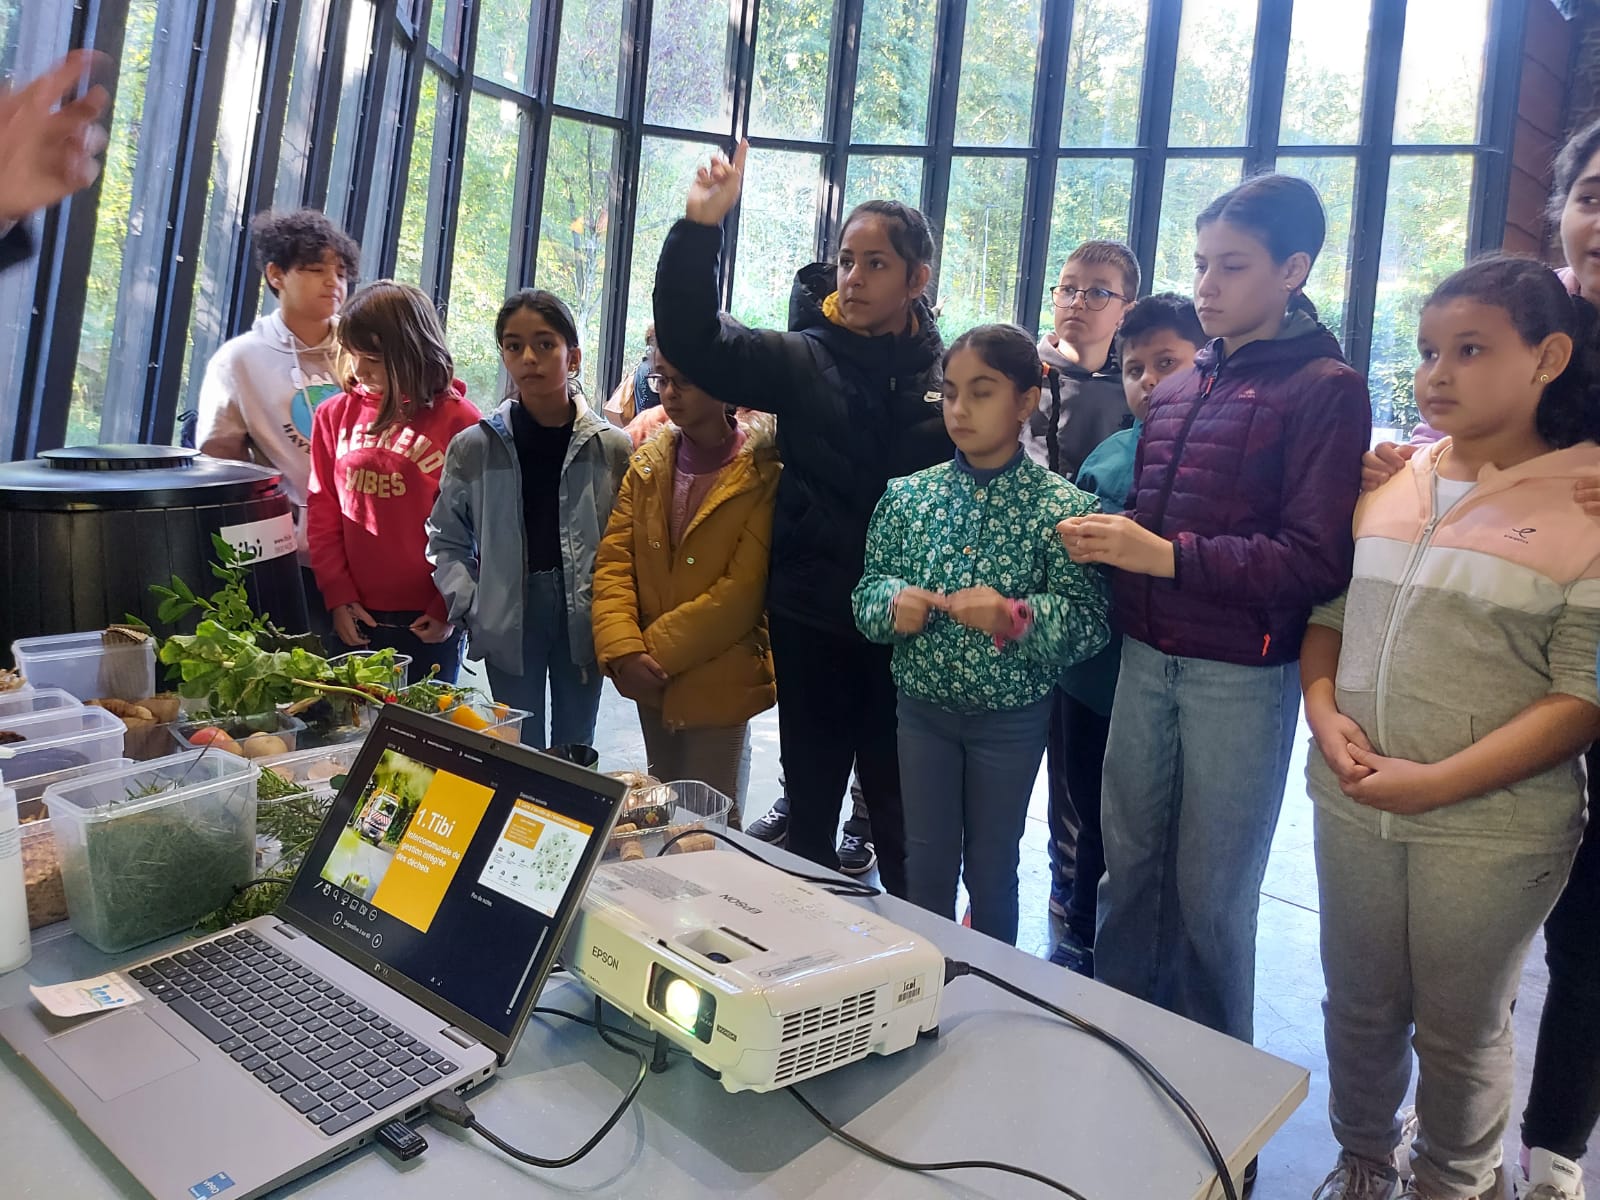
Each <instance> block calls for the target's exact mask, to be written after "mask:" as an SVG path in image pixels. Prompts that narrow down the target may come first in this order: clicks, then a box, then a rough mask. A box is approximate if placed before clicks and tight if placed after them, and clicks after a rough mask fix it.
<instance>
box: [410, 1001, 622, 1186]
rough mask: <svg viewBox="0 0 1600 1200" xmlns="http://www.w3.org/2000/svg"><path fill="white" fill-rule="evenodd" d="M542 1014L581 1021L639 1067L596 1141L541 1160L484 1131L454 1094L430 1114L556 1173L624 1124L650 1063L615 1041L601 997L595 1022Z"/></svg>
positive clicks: (439, 1100) (555, 1012) (554, 1011)
mask: <svg viewBox="0 0 1600 1200" xmlns="http://www.w3.org/2000/svg"><path fill="white" fill-rule="evenodd" d="M542 1011H543V1012H545V1013H547V1014H549V1015H551V1016H558V1017H567V1018H569V1019H571V1020H574V1021H578V1022H579V1023H581V1024H584V1025H589V1026H592V1027H593V1028H594V1029H595V1030H596V1031H597V1032H598V1033H599V1034H600V1037H601V1038H602V1039H603V1040H604V1041H605V1043H606V1045H608V1046H610V1047H611V1048H612V1049H613V1050H620V1051H622V1052H623V1053H624V1054H628V1055H631V1056H632V1057H633V1058H634V1059H636V1060H637V1061H638V1063H639V1074H638V1075H637V1076H636V1077H635V1079H634V1081H633V1086H632V1087H630V1088H629V1089H628V1091H627V1093H626V1094H625V1095H624V1096H623V1097H622V1103H620V1104H618V1105H617V1107H616V1108H615V1109H614V1110H613V1111H612V1113H611V1115H610V1116H609V1117H607V1118H606V1121H605V1124H603V1125H602V1126H600V1128H599V1129H597V1130H595V1132H594V1136H593V1137H591V1138H590V1139H589V1140H588V1141H586V1142H585V1143H584V1144H583V1145H581V1146H579V1147H578V1148H577V1149H576V1150H574V1151H573V1152H572V1153H571V1154H568V1155H566V1156H565V1157H562V1158H541V1157H540V1156H539V1155H537V1154H529V1153H527V1152H526V1151H524V1150H519V1149H517V1148H516V1147H515V1146H513V1145H511V1144H510V1143H509V1142H507V1141H505V1140H503V1139H502V1138H500V1137H499V1136H497V1135H496V1134H495V1133H494V1132H493V1131H492V1130H489V1129H485V1128H484V1127H483V1125H482V1124H481V1123H480V1122H479V1121H478V1119H477V1117H475V1116H473V1115H472V1109H470V1108H468V1107H467V1102H466V1101H465V1100H464V1099H462V1098H461V1097H460V1096H459V1095H457V1094H456V1093H455V1092H440V1093H439V1094H438V1095H437V1096H434V1097H432V1098H431V1099H429V1101H428V1111H429V1112H431V1113H433V1114H434V1115H435V1116H437V1117H442V1118H444V1119H445V1120H446V1121H449V1122H450V1123H451V1124H454V1125H460V1126H462V1127H463V1128H465V1129H470V1130H472V1132H473V1133H476V1134H477V1135H478V1136H479V1137H481V1138H482V1139H483V1140H484V1141H486V1142H488V1143H489V1144H490V1145H491V1146H493V1147H494V1148H495V1149H497V1150H499V1151H501V1152H502V1153H503V1154H507V1155H509V1156H510V1157H512V1158H514V1159H516V1160H517V1161H518V1162H521V1163H527V1164H528V1165H529V1166H530V1167H544V1168H546V1169H548V1170H556V1169H559V1168H561V1167H570V1166H571V1165H572V1164H573V1163H575V1162H577V1161H578V1160H579V1159H580V1158H582V1157H583V1156H584V1155H586V1154H588V1153H589V1151H591V1150H593V1149H594V1148H595V1147H596V1146H598V1145H599V1144H600V1143H601V1141H602V1140H603V1139H604V1138H605V1136H606V1134H608V1133H610V1132H611V1130H612V1129H613V1128H614V1127H615V1126H616V1123H617V1122H618V1121H620V1120H622V1114H623V1113H625V1112H627V1111H628V1108H629V1106H631V1105H632V1104H633V1101H634V1098H635V1097H636V1096H638V1094H639V1089H640V1088H641V1087H643V1086H644V1081H645V1076H647V1075H648V1074H649V1073H650V1063H649V1061H648V1060H647V1059H646V1058H645V1056H644V1055H642V1054H640V1053H639V1051H637V1050H635V1049H634V1048H633V1047H632V1046H630V1045H628V1044H627V1043H626V1042H619V1041H613V1040H612V1034H613V1033H614V1032H615V1033H620V1032H621V1031H620V1030H616V1031H614V1030H612V1029H610V1028H609V1027H608V1026H607V1025H606V1023H605V1018H604V1013H603V1011H602V1009H601V1000H600V999H599V997H596V998H595V1002H594V1020H593V1021H590V1020H589V1019H588V1018H586V1017H580V1016H578V1015H577V1014H575V1013H567V1012H562V1011H561V1010H560V1009H558V1008H551V1009H544V1010H542Z"/></svg>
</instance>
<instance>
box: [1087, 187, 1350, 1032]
mask: <svg viewBox="0 0 1600 1200" xmlns="http://www.w3.org/2000/svg"><path fill="white" fill-rule="evenodd" d="M1195 230H1196V247H1195V285H1194V301H1195V308H1196V310H1197V311H1198V313H1199V316H1200V324H1201V327H1202V329H1203V330H1204V331H1205V334H1206V336H1207V337H1209V338H1211V339H1212V340H1211V342H1210V343H1209V344H1208V345H1206V346H1205V347H1204V348H1203V349H1201V351H1200V353H1199V354H1198V355H1196V357H1195V370H1194V371H1192V372H1189V373H1187V374H1185V375H1183V376H1181V377H1176V378H1174V379H1173V380H1172V381H1170V382H1169V383H1167V384H1164V385H1162V386H1161V387H1158V388H1157V389H1156V390H1155V392H1154V393H1153V394H1152V396H1151V398H1150V410H1149V414H1148V416H1147V418H1146V422H1145V426H1144V434H1143V436H1142V437H1141V439H1140V442H1139V451H1138V457H1137V461H1136V463H1135V469H1134V486H1133V494H1132V498H1131V499H1132V503H1131V506H1130V507H1129V509H1128V510H1127V513H1126V515H1121V516H1117V515H1111V514H1104V513H1101V514H1095V515H1093V516H1087V517H1079V518H1075V519H1073V520H1068V521H1064V522H1062V524H1061V526H1060V532H1061V536H1062V539H1063V541H1064V542H1065V543H1066V546H1067V550H1068V551H1069V552H1070V553H1071V555H1072V557H1073V560H1074V561H1076V562H1098V563H1106V564H1108V565H1109V566H1111V567H1114V568H1116V570H1114V571H1113V573H1112V586H1113V589H1114V599H1113V614H1114V617H1115V621H1116V624H1117V625H1118V626H1119V627H1120V628H1121V629H1122V630H1123V632H1125V633H1126V634H1127V637H1126V638H1125V639H1124V642H1123V649H1122V666H1121V674H1120V681H1119V683H1118V685H1117V694H1116V699H1115V702H1114V704H1113V707H1112V713H1111V731H1110V735H1109V739H1108V743H1107V748H1106V758H1105V772H1104V792H1103V801H1102V802H1103V812H1102V820H1103V826H1104V839H1105V857H1106V876H1105V878H1104V880H1103V881H1102V883H1101V885H1100V892H1099V897H1100V912H1099V928H1098V932H1097V936H1096V939H1095V976H1096V978H1099V979H1102V980H1104V981H1105V982H1107V983H1110V984H1112V985H1113V986H1115V987H1119V988H1121V989H1122V990H1124V991H1126V992H1130V993H1132V994H1133V995H1136V996H1139V997H1141V998H1142V999H1146V1000H1149V1001H1152V1002H1154V1003H1157V1004H1161V1005H1164V1006H1166V1007H1168V1008H1170V1009H1172V1010H1173V1011H1175V1012H1178V1013H1180V1014H1181V1015H1183V1016H1186V1017H1189V1018H1190V1019H1192V1020H1195V1021H1199V1022H1200V1023H1202V1024H1205V1025H1209V1026H1211V1027H1212V1028H1213V1029H1218V1030H1221V1031H1222V1032H1224V1033H1227V1034H1230V1035H1232V1036H1233V1037H1236V1038H1239V1039H1241V1040H1243V1041H1247V1042H1248V1041H1250V1040H1251V1037H1252V1034H1253V1032H1254V1026H1253V1021H1252V1015H1251V1013H1252V1008H1253V1004H1254V997H1255V934H1256V909H1257V906H1258V904H1259V893H1260V890H1261V879H1262V875H1263V873H1264V871H1265V869H1266V862H1267V849H1268V847H1269V846H1270V845H1271V842H1272V833H1273V828H1274V827H1275V826H1276V824H1277V820H1278V808H1279V805H1280V804H1281V802H1282V800H1283V788H1284V781H1285V778H1286V777H1287V775H1288V771H1289V757H1290V752H1291V749H1292V746H1293V742H1294V735H1295V728H1296V716H1297V710H1298V707H1299V700H1300V689H1299V675H1298V672H1297V670H1296V663H1297V661H1298V659H1299V656H1300V639H1301V637H1302V636H1303V634H1304V633H1305V628H1306V618H1307V617H1308V616H1309V615H1310V612H1311V608H1312V606H1313V605H1315V604H1319V603H1321V602H1323V601H1325V600H1328V599H1330V598H1332V597H1334V596H1336V595H1338V594H1339V592H1340V591H1341V590H1342V589H1343V588H1344V586H1345V584H1346V583H1347V582H1348V581H1349V578H1350V554H1351V539H1350V517H1351V513H1352V512H1353V511H1354V509H1355V502H1356V491H1357V488H1358V485H1359V483H1360V476H1361V471H1360V463H1361V453H1362V451H1363V450H1365V449H1366V448H1367V442H1368V437H1369V430H1370V428H1371V415H1370V409H1369V404H1368V399H1367V385H1366V381H1365V380H1364V379H1362V378H1361V376H1360V375H1358V374H1357V373H1356V372H1355V371H1353V370H1351V369H1350V367H1349V365H1348V364H1347V363H1346V362H1345V361H1344V356H1343V355H1342V354H1341V353H1340V351H1339V343H1338V342H1337V341H1336V340H1335V339H1334V337H1333V335H1332V334H1330V333H1329V332H1328V331H1327V330H1326V329H1324V328H1323V327H1322V326H1321V325H1319V324H1318V323H1317V320H1316V306H1315V305H1314V304H1312V303H1311V301H1310V300H1309V299H1308V298H1307V297H1306V294H1305V285H1306V277H1307V276H1308V275H1310V273H1311V267H1312V264H1313V263H1314V262H1315V261H1316V257H1317V254H1318V253H1319V252H1320V251H1321V249H1322V241H1323V236H1324V234H1325V232H1326V221H1325V219H1324V217H1323V212H1322V203H1321V201H1320V200H1319V199H1318V197H1317V193H1316V189H1315V188H1313V187H1312V186H1311V185H1310V184H1308V183H1306V182H1305V181H1304V180H1301V179H1294V178H1291V177H1289V176H1286V175H1264V176H1261V177H1258V178H1255V179H1250V180H1247V181H1246V182H1245V183H1243V184H1241V185H1240V186H1239V187H1236V188H1234V189H1233V190H1232V191H1230V192H1227V193H1225V194H1224V195H1222V196H1219V197H1218V198H1217V200H1216V201H1215V202H1214V203H1212V204H1211V205H1210V206H1209V207H1207V208H1206V210H1205V211H1204V212H1202V213H1201V214H1200V216H1199V219H1198V220H1197V221H1196V222H1195Z"/></svg>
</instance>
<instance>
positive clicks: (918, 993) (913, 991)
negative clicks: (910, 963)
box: [894, 975, 924, 1008]
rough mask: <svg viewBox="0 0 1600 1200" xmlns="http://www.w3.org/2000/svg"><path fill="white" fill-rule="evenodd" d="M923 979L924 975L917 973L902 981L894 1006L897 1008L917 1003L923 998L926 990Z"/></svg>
mask: <svg viewBox="0 0 1600 1200" xmlns="http://www.w3.org/2000/svg"><path fill="white" fill-rule="evenodd" d="M922 981H923V977H922V976H921V975H917V976H914V977H913V978H911V979H908V980H906V981H905V982H904V983H902V984H901V985H900V991H899V992H898V993H897V994H896V996H895V1000H894V1006H895V1007H896V1008H904V1007H905V1006H906V1005H908V1004H915V1003H916V1002H917V1001H918V1000H921V999H922V993H923V990H924V989H923V986H922Z"/></svg>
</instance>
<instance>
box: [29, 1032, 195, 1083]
mask: <svg viewBox="0 0 1600 1200" xmlns="http://www.w3.org/2000/svg"><path fill="white" fill-rule="evenodd" d="M49 1046H50V1049H51V1050H53V1051H54V1052H55V1054H56V1057H57V1058H59V1059H60V1060H61V1061H62V1062H64V1063H66V1064H67V1066H68V1067H70V1068H71V1070H72V1073H73V1074H74V1075H76V1076H77V1077H78V1078H79V1079H81V1080H83V1082H84V1083H86V1084H87V1085H88V1086H89V1090H90V1091H92V1092H93V1093H94V1094H95V1095H96V1096H99V1097H100V1099H102V1100H115V1099H116V1098H117V1097H118V1096H124V1095H127V1093H129V1092H131V1091H133V1090H134V1089H135V1088H141V1087H143V1086H144V1085H145V1084H147V1083H154V1082H155V1081H156V1080H157V1079H161V1078H163V1077H164V1076H167V1075H171V1074H172V1073H173V1072H174V1071H181V1070H183V1069H184V1068H185V1067H188V1066H193V1065H194V1064H195V1063H196V1062H198V1061H199V1060H198V1059H197V1058H195V1056H194V1055H192V1054H190V1053H189V1052H188V1051H187V1050H185V1049H184V1048H183V1046H182V1045H181V1044H180V1043H179V1042H178V1040H177V1039H176V1038H174V1037H173V1036H172V1035H171V1034H169V1033H167V1031H166V1030H164V1029H162V1028H161V1027H160V1026H159V1025H157V1024H156V1023H155V1022H154V1021H152V1020H150V1018H149V1017H147V1016H145V1015H144V1013H142V1012H123V1013H118V1014H116V1015H115V1016H114V1017H106V1018H101V1019H100V1020H98V1021H91V1022H89V1024H87V1025H85V1026H83V1028H81V1029H74V1030H72V1031H71V1032H70V1033H64V1034H62V1035H61V1036H60V1037H53V1038H51V1039H50V1042H49Z"/></svg>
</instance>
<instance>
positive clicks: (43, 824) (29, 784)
mask: <svg viewBox="0 0 1600 1200" xmlns="http://www.w3.org/2000/svg"><path fill="white" fill-rule="evenodd" d="M133 765H134V762H133V760H132V759H131V758H112V759H108V760H106V761H105V762H99V763H90V764H89V765H88V766H86V767H74V768H72V770H70V771H56V772H54V773H52V774H49V775H35V776H33V777H32V778H29V779H18V780H16V781H14V782H10V783H7V784H6V786H7V787H10V788H13V789H14V790H15V791H16V793H17V818H18V820H20V821H21V822H22V878H23V882H24V883H25V884H26V885H27V892H28V927H29V928H30V929H39V928H41V927H42V926H45V925H54V924H55V923H56V922H57V921H65V920H66V919H67V893H66V890H65V889H64V888H63V887H62V884H61V850H60V848H59V847H57V845H56V835H55V830H54V828H53V827H52V826H51V824H50V817H49V815H48V814H47V811H46V809H45V806H44V794H45V792H46V791H47V790H48V789H49V787H50V785H51V784H53V783H68V782H70V781H72V780H74V779H82V778H83V777H84V776H85V775H93V774H96V773H98V772H101V771H115V770H120V769H122V768H125V767H131V766H133Z"/></svg>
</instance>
